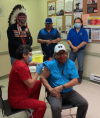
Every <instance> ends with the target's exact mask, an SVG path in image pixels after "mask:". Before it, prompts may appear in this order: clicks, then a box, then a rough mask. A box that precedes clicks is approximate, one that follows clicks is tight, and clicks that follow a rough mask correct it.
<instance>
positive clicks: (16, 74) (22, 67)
mask: <svg viewBox="0 0 100 118" xmlns="http://www.w3.org/2000/svg"><path fill="white" fill-rule="evenodd" d="M29 78H31V73H30V70H29V68H28V65H27V64H24V63H23V62H21V61H19V60H16V61H15V62H14V63H13V66H12V69H11V71H10V75H9V86H8V101H9V103H10V104H12V103H17V102H18V101H19V100H21V99H24V98H28V96H29V91H30V88H29V87H28V86H27V85H26V84H25V83H24V82H23V80H27V79H29Z"/></svg>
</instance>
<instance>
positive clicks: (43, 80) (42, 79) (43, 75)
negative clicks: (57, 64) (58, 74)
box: [40, 67, 52, 91]
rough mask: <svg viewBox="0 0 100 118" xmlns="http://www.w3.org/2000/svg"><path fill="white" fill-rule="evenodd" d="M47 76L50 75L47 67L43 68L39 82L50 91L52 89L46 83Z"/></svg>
mask: <svg viewBox="0 0 100 118" xmlns="http://www.w3.org/2000/svg"><path fill="white" fill-rule="evenodd" d="M49 75H50V71H49V70H48V69H47V67H45V68H44V70H43V72H42V74H41V76H40V80H41V82H42V83H43V85H44V86H45V87H46V88H47V89H48V90H49V91H50V90H51V89H52V87H51V86H50V85H49V83H48V81H47V79H48V77H49Z"/></svg>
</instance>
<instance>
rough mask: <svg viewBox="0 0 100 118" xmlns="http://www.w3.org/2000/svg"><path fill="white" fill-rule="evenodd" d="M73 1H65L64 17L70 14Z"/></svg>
mask: <svg viewBox="0 0 100 118" xmlns="http://www.w3.org/2000/svg"><path fill="white" fill-rule="evenodd" d="M72 3H73V0H65V15H69V14H72Z"/></svg>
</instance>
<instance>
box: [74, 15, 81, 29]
mask: <svg viewBox="0 0 100 118" xmlns="http://www.w3.org/2000/svg"><path fill="white" fill-rule="evenodd" d="M77 19H79V20H80V21H81V23H83V20H82V19H81V18H80V17H77V18H75V19H74V23H75V21H76V20H77ZM81 27H83V24H82V26H81Z"/></svg>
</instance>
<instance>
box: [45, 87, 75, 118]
mask: <svg viewBox="0 0 100 118" xmlns="http://www.w3.org/2000/svg"><path fill="white" fill-rule="evenodd" d="M47 91H48V90H47V89H45V98H44V102H46V101H45V100H47ZM47 101H48V100H47ZM46 103H48V102H46ZM74 107H76V106H75V105H71V104H70V103H68V102H63V103H62V110H65V109H70V113H69V115H66V116H71V118H73V115H76V114H71V108H74ZM62 117H63V116H62Z"/></svg>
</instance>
